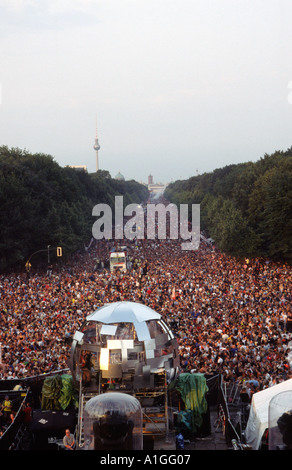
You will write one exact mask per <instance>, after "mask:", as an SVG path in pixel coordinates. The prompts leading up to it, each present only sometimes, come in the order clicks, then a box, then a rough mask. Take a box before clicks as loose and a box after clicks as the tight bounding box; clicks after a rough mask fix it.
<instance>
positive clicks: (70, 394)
mask: <svg viewBox="0 0 292 470" xmlns="http://www.w3.org/2000/svg"><path fill="white" fill-rule="evenodd" d="M72 403H73V404H74V405H75V406H76V405H77V402H76V392H75V389H74V386H73V380H72V377H71V375H68V374H63V375H61V376H60V375H54V376H52V377H47V378H46V379H45V381H44V383H43V387H42V404H41V407H42V410H66V409H67V408H68V407H69V406H70V405H71V404H72Z"/></svg>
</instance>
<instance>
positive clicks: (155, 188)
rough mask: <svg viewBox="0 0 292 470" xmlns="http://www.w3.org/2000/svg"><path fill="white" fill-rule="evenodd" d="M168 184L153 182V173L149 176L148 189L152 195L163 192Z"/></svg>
mask: <svg viewBox="0 0 292 470" xmlns="http://www.w3.org/2000/svg"><path fill="white" fill-rule="evenodd" d="M166 186H167V184H164V183H153V176H152V175H151V174H150V175H149V176H148V190H149V191H150V194H151V195H152V196H155V195H158V194H162V193H163V192H164V190H165V188H166Z"/></svg>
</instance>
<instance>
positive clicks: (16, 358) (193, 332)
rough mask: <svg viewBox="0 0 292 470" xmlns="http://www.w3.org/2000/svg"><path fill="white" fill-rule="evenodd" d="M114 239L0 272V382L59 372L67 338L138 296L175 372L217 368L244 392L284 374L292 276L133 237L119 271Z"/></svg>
mask: <svg viewBox="0 0 292 470" xmlns="http://www.w3.org/2000/svg"><path fill="white" fill-rule="evenodd" d="M115 243H117V242H115V241H114V240H112V241H105V240H101V241H95V242H94V243H93V244H92V245H91V247H90V249H88V250H87V251H86V250H85V251H84V252H79V253H77V254H75V255H74V256H72V257H71V258H70V260H67V261H63V262H60V261H59V262H58V263H57V264H56V265H54V266H53V269H52V271H51V270H48V271H47V270H46V271H45V272H38V270H37V269H33V268H32V271H31V273H30V274H29V275H28V274H27V273H26V272H23V273H14V274H2V275H1V276H0V343H1V360H0V379H13V378H18V379H23V378H25V377H31V376H35V375H40V374H44V373H50V372H52V371H55V370H59V369H66V368H68V358H69V355H70V341H69V340H70V338H71V337H72V336H73V335H74V333H75V331H76V330H78V329H79V328H80V326H81V325H82V323H83V322H84V320H85V318H86V316H87V315H88V314H90V313H92V312H93V311H94V310H96V309H97V308H99V307H100V306H102V305H104V304H106V303H109V302H115V301H120V300H121V301H122V300H130V301H134V302H142V303H143V304H145V305H148V306H149V307H151V308H153V309H154V310H155V311H157V312H158V313H160V314H161V315H162V316H163V318H164V320H165V321H166V322H167V323H168V325H169V326H170V328H171V329H172V331H173V333H174V334H175V336H176V338H177V341H178V344H179V353H180V363H181V370H182V371H189V372H202V373H207V374H210V373H220V374H222V376H223V378H224V380H225V381H226V382H228V383H229V382H232V381H237V382H238V383H242V384H244V383H245V384H248V386H249V392H250V389H252V390H251V391H252V392H254V391H257V390H260V389H263V388H266V387H269V386H271V385H273V384H274V383H278V382H281V381H283V380H287V379H288V378H292V360H291V354H292V347H291V346H292V303H291V301H292V282H291V281H292V274H291V267H290V266H289V265H287V264H285V263H276V262H269V261H266V260H258V259H257V260H254V259H253V260H237V259H234V258H232V257H229V256H228V255H226V254H223V253H221V252H219V251H218V250H216V249H214V247H212V246H210V245H209V244H208V243H205V242H201V244H200V247H199V249H198V250H196V251H183V250H182V249H181V242H180V241H179V240H170V239H166V240H158V239H156V240H147V239H145V240H135V241H132V242H129V241H128V240H127V245H128V271H127V272H126V273H119V272H117V273H111V272H110V271H109V269H107V267H106V265H107V261H108V258H109V251H110V248H111V247H112V246H113V245H114V244H115Z"/></svg>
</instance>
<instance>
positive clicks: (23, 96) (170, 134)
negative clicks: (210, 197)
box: [0, 0, 292, 182]
mask: <svg viewBox="0 0 292 470" xmlns="http://www.w3.org/2000/svg"><path fill="white" fill-rule="evenodd" d="M291 18H292V2H291V0H0V86H1V88H0V89H1V104H0V144H1V145H7V146H9V147H20V148H21V149H24V148H26V149H27V150H28V151H30V152H32V153H35V152H41V153H45V154H50V155H52V156H53V157H54V158H55V160H56V161H57V162H58V163H59V164H60V165H62V166H65V165H87V168H88V171H89V172H92V171H95V153H94V150H93V144H94V138H95V129H96V121H97V127H98V137H99V143H100V146H101V149H100V152H99V158H100V168H101V169H105V170H108V171H109V172H110V173H111V175H112V176H113V177H114V176H115V175H116V174H117V173H118V171H121V172H122V173H123V174H124V176H125V177H126V179H131V178H134V179H136V180H137V181H141V180H142V181H145V182H146V181H147V177H148V175H149V174H150V173H151V174H152V175H153V177H154V181H156V182H158V181H162V182H169V181H171V179H174V180H175V179H178V178H188V177H189V176H192V175H194V174H196V170H198V171H199V173H203V172H206V171H212V170H214V169H215V168H219V167H223V166H225V165H228V164H230V163H239V162H244V161H249V160H252V161H256V160H258V159H259V158H261V157H262V156H264V154H265V153H269V154H270V153H273V152H274V151H275V150H286V149H287V148H289V147H291V145H292V28H291Z"/></svg>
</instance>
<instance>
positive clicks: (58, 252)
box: [57, 246, 62, 256]
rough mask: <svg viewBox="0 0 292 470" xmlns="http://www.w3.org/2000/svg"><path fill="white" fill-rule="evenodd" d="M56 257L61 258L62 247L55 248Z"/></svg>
mask: <svg viewBox="0 0 292 470" xmlns="http://www.w3.org/2000/svg"><path fill="white" fill-rule="evenodd" d="M57 256H62V247H61V246H57Z"/></svg>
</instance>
